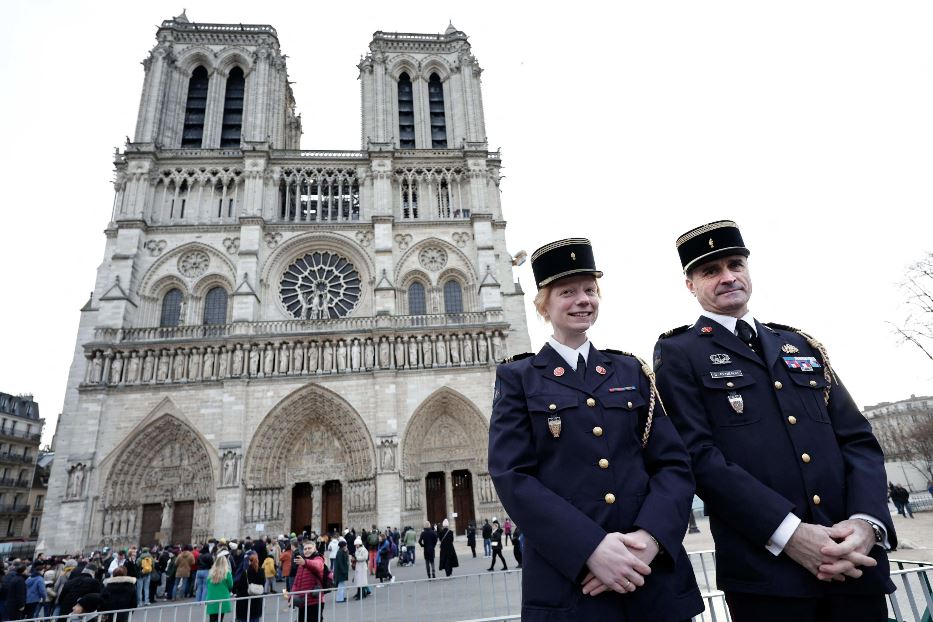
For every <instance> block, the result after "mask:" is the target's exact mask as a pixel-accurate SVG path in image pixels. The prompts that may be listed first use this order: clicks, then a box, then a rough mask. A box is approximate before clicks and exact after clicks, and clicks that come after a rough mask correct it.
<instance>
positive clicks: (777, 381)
mask: <svg viewBox="0 0 933 622" xmlns="http://www.w3.org/2000/svg"><path fill="white" fill-rule="evenodd" d="M774 388H775V389H777V390H778V391H780V390H781V389H783V388H784V385H783V384H781V381H780V380H775V381H774Z"/></svg>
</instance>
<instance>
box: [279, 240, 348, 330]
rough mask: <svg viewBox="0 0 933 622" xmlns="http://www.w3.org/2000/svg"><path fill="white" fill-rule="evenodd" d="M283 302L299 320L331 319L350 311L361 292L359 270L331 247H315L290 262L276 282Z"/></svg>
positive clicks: (343, 315)
mask: <svg viewBox="0 0 933 622" xmlns="http://www.w3.org/2000/svg"><path fill="white" fill-rule="evenodd" d="M279 293H280V296H281V300H282V304H283V305H284V306H285V309H286V310H287V311H288V313H289V314H290V315H291V316H292V317H294V318H295V319H298V320H330V319H336V318H339V317H345V316H347V315H349V313H350V312H351V311H353V309H354V308H356V305H357V303H359V301H360V297H361V296H362V280H361V279H360V274H359V272H357V270H356V268H355V267H354V266H353V264H352V263H350V261H349V260H348V259H347V258H345V257H342V256H340V255H338V254H337V253H332V252H330V251H314V252H311V253H307V254H306V255H304V256H303V257H301V258H299V259H298V260H296V261H295V262H294V263H292V264H291V265H290V266H289V267H288V268H287V269H286V270H285V274H283V275H282V280H281V281H280V283H279Z"/></svg>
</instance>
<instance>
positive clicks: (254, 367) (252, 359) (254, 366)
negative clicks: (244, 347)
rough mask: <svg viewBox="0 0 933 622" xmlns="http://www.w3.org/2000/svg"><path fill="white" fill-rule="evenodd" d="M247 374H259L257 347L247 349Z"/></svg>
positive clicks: (253, 375) (252, 375)
mask: <svg viewBox="0 0 933 622" xmlns="http://www.w3.org/2000/svg"><path fill="white" fill-rule="evenodd" d="M249 375H250V376H251V377H254V378H255V377H256V376H258V375H259V347H258V346H253V347H252V348H250V349H249Z"/></svg>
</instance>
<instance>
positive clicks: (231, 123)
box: [220, 67, 246, 148]
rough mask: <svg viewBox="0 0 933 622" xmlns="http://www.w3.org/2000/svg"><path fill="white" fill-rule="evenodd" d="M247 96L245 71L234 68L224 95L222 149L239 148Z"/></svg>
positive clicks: (221, 133)
mask: <svg viewBox="0 0 933 622" xmlns="http://www.w3.org/2000/svg"><path fill="white" fill-rule="evenodd" d="M245 95H246V78H245V77H244V76H243V70H242V69H240V68H239V67H234V68H233V69H231V70H230V74H229V75H228V76H227V90H226V93H225V94H224V116H223V125H222V126H221V129H220V147H221V148H225V147H234V148H236V147H239V146H240V137H241V135H242V130H243V98H244V97H245Z"/></svg>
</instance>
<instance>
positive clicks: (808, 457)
mask: <svg viewBox="0 0 933 622" xmlns="http://www.w3.org/2000/svg"><path fill="white" fill-rule="evenodd" d="M800 459H801V460H803V461H804V462H805V463H808V464H809V462H810V454H801V455H800Z"/></svg>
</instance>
